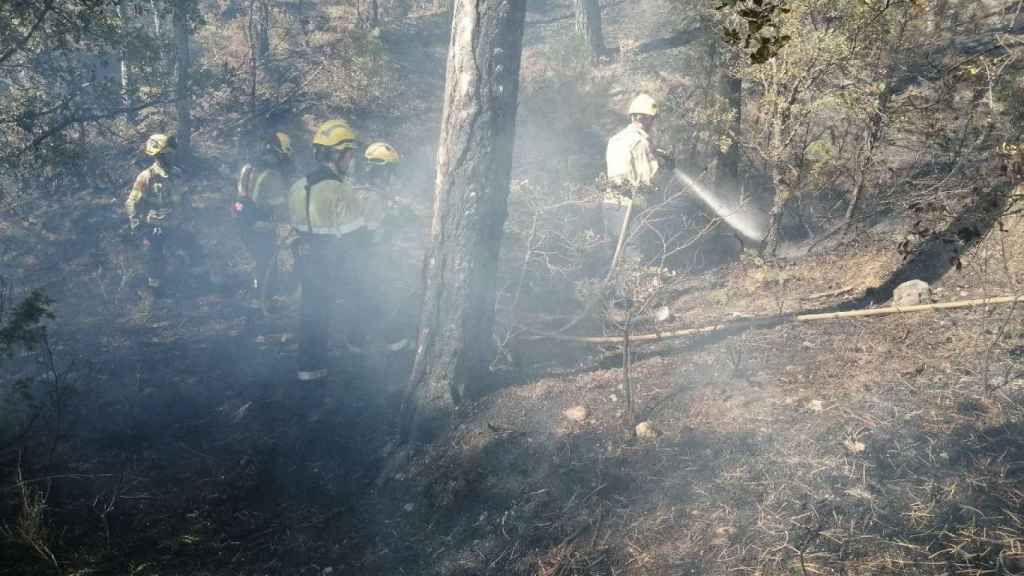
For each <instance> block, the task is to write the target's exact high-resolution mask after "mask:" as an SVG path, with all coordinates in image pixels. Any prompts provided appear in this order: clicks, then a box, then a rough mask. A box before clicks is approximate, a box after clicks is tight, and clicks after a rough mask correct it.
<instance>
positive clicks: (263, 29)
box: [253, 0, 273, 66]
mask: <svg viewBox="0 0 1024 576" xmlns="http://www.w3.org/2000/svg"><path fill="white" fill-rule="evenodd" d="M253 8H255V10H256V14H255V17H256V56H257V62H258V63H259V65H260V66H263V65H265V64H266V63H267V59H268V58H269V57H270V26H271V24H272V17H273V14H272V12H271V9H270V2H269V0H257V2H256V5H255V6H254V7H253Z"/></svg>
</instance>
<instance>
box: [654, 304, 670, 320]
mask: <svg viewBox="0 0 1024 576" xmlns="http://www.w3.org/2000/svg"><path fill="white" fill-rule="evenodd" d="M654 320H655V321H657V322H669V321H670V320H672V310H671V309H670V308H669V307H668V306H662V307H661V308H658V309H657V310H655V311H654Z"/></svg>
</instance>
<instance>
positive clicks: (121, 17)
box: [115, 0, 137, 123]
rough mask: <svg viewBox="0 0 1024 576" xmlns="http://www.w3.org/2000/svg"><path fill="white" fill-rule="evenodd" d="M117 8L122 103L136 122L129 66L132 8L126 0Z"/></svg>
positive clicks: (133, 91)
mask: <svg viewBox="0 0 1024 576" xmlns="http://www.w3.org/2000/svg"><path fill="white" fill-rule="evenodd" d="M115 9H116V10H117V20H118V23H119V24H120V28H121V54H120V60H121V105H122V106H123V107H124V110H125V113H124V115H125V120H127V121H128V122H130V123H134V122H135V119H136V117H137V114H136V113H135V110H133V109H132V105H133V98H132V95H133V94H134V93H135V87H134V86H133V84H132V77H131V70H130V68H129V66H128V48H127V42H128V38H129V37H130V35H131V34H130V32H131V28H132V26H131V24H130V18H131V14H130V12H131V10H130V9H129V7H128V6H127V5H126V1H125V0H119V1H118V3H117V5H116V7H115Z"/></svg>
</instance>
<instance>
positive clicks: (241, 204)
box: [234, 132, 294, 309]
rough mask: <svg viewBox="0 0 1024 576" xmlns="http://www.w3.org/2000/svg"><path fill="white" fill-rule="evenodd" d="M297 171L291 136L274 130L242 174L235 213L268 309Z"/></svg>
mask: <svg viewBox="0 0 1024 576" xmlns="http://www.w3.org/2000/svg"><path fill="white" fill-rule="evenodd" d="M293 171H294V160H293V154H292V144H291V139H290V138H289V137H288V135H287V134H285V133H284V132H274V133H273V134H271V135H270V136H269V137H268V138H266V140H265V142H263V144H262V146H261V147H260V149H259V150H258V152H257V155H256V158H255V159H254V160H253V162H251V163H249V164H246V165H245V166H243V167H242V170H241V172H240V173H239V175H238V194H237V196H236V198H235V204H234V214H235V216H236V217H237V219H238V223H239V226H240V227H241V233H242V241H243V242H244V243H245V246H246V249H247V250H248V251H249V255H250V256H251V257H252V259H253V264H254V271H253V278H252V288H253V290H254V292H255V294H256V295H257V298H258V299H259V302H260V305H261V307H263V308H264V309H266V305H267V299H268V298H269V297H270V290H271V284H272V282H273V276H274V273H275V270H276V265H275V259H276V256H277V250H278V233H277V224H278V223H280V222H286V221H287V217H286V214H285V212H286V211H287V206H286V195H287V192H288V184H287V183H288V182H290V181H291V176H292V173H293Z"/></svg>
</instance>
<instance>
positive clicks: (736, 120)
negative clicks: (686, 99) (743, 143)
mask: <svg viewBox="0 0 1024 576" xmlns="http://www.w3.org/2000/svg"><path fill="white" fill-rule="evenodd" d="M718 90H719V95H720V96H721V97H722V98H723V99H724V100H725V103H726V106H728V109H729V112H730V114H731V117H730V119H729V126H728V130H729V140H730V144H729V148H727V149H726V150H725V151H724V152H722V151H721V148H719V156H718V185H719V186H723V187H727V188H729V189H731V190H738V189H739V182H740V143H739V141H740V130H741V126H742V122H741V121H742V119H743V80H741V79H739V78H736V77H734V76H732V75H731V74H729V72H728V71H727V70H724V69H723V70H722V72H721V75H720V77H719V80H718Z"/></svg>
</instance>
